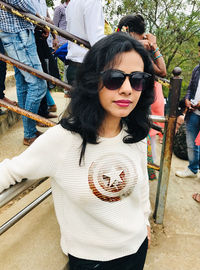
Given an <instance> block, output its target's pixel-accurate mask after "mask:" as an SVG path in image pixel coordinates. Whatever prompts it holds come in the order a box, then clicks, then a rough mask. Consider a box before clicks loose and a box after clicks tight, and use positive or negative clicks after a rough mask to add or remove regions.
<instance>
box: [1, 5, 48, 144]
mask: <svg viewBox="0 0 200 270" xmlns="http://www.w3.org/2000/svg"><path fill="white" fill-rule="evenodd" d="M5 3H8V4H10V5H12V6H14V7H15V8H17V9H19V10H23V11H25V12H29V13H32V14H34V15H36V10H35V8H34V6H33V4H32V1H31V0H5ZM0 29H1V31H0V39H1V41H2V43H3V46H4V49H5V51H6V53H7V54H8V56H10V57H12V58H14V59H15V60H18V61H20V62H22V63H24V64H26V65H29V66H30V67H33V68H35V69H38V70H40V71H42V67H41V63H40V60H39V57H38V54H37V49H36V44H35V37H34V33H33V30H34V26H33V25H32V24H31V23H30V22H28V21H25V20H24V19H23V18H21V17H18V16H15V15H13V14H11V13H9V12H7V11H4V10H2V9H0ZM14 69H15V79H16V88H17V98H18V104H19V107H21V108H22V109H25V110H27V111H30V112H32V113H36V114H37V113H38V109H39V106H40V102H41V100H42V98H43V97H44V96H45V95H46V91H47V84H46V82H45V81H44V80H42V79H40V78H38V77H36V76H34V75H32V74H30V73H27V72H25V71H23V70H21V69H18V68H16V67H14ZM22 119H23V126H24V140H23V144H24V145H27V146H29V145H30V144H32V143H33V141H34V140H35V139H36V138H37V137H38V136H39V135H40V134H41V133H40V132H39V131H38V130H37V129H36V122H35V121H34V120H32V119H30V118H28V117H25V116H23V117H22Z"/></svg>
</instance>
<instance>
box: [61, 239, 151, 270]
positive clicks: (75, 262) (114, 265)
mask: <svg viewBox="0 0 200 270" xmlns="http://www.w3.org/2000/svg"><path fill="white" fill-rule="evenodd" d="M147 248H148V240H147V238H146V239H145V240H144V242H143V243H142V245H141V246H140V248H139V250H138V251H137V252H136V253H134V254H131V255H128V256H125V257H122V258H118V259H114V260H111V261H105V262H101V261H92V260H85V259H79V258H76V257H74V256H72V255H70V254H69V255H68V256H69V264H68V265H67V266H66V267H65V268H64V269H63V270H65V269H66V270H67V269H69V270H93V269H94V270H143V268H144V263H145V259H146V254H147Z"/></svg>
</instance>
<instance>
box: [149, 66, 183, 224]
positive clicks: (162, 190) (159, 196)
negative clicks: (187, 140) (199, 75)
mask: <svg viewBox="0 0 200 270" xmlns="http://www.w3.org/2000/svg"><path fill="white" fill-rule="evenodd" d="M180 74H181V69H180V68H179V67H176V68H174V70H173V75H174V77H173V78H171V79H170V91H169V99H168V109H167V114H166V117H167V119H168V121H167V122H166V123H165V130H164V138H163V145H162V153H161V160H160V172H159V177H158V186H157V193H156V202H155V210H154V215H153V216H154V219H155V223H157V224H163V219H164V211H165V204H166V199H167V189H168V182H169V176H170V169H171V159H172V150H173V139H174V134H175V126H176V118H177V108H178V103H179V98H180V91H181V83H182V79H181V78H180V77H179V76H180Z"/></svg>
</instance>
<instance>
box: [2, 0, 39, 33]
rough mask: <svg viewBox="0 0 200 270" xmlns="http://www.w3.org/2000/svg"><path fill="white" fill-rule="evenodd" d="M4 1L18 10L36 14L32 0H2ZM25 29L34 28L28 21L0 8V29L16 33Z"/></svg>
mask: <svg viewBox="0 0 200 270" xmlns="http://www.w3.org/2000/svg"><path fill="white" fill-rule="evenodd" d="M33 1H34V0H33ZM4 2H5V3H7V4H10V5H12V6H13V7H15V8H17V9H19V10H23V11H25V12H29V13H32V14H34V15H35V14H36V10H35V8H34V7H33V4H32V0H4ZM25 29H34V26H33V25H32V24H31V23H29V22H28V21H25V20H24V19H22V18H20V17H18V16H15V15H13V14H11V13H9V12H7V11H4V10H2V9H0V31H3V32H8V33H18V32H20V31H22V30H25Z"/></svg>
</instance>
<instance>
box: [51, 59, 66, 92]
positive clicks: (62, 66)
mask: <svg viewBox="0 0 200 270" xmlns="http://www.w3.org/2000/svg"><path fill="white" fill-rule="evenodd" d="M57 63H58V69H59V72H60V77H61V80H62V81H64V63H63V62H62V61H61V60H60V59H59V58H57ZM51 91H53V92H63V88H62V87H61V86H56V87H54V88H53V89H52V90H51Z"/></svg>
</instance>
